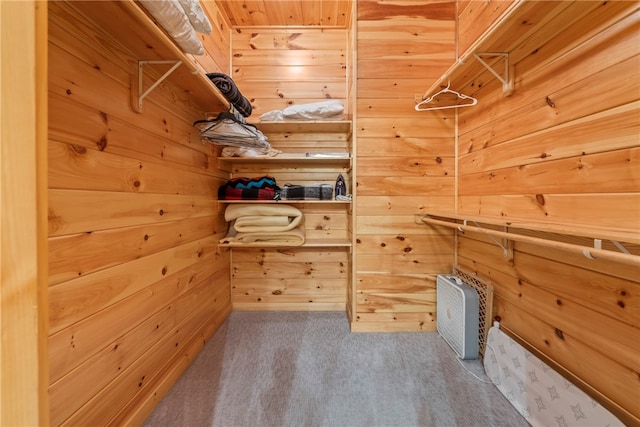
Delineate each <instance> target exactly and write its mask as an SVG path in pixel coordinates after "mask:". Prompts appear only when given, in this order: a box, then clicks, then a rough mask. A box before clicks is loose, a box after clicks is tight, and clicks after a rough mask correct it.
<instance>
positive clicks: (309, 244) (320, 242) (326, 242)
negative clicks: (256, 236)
mask: <svg viewBox="0 0 640 427" xmlns="http://www.w3.org/2000/svg"><path fill="white" fill-rule="evenodd" d="M218 246H220V247H227V248H339V247H343V248H349V247H351V242H350V241H348V240H346V239H307V240H306V241H305V242H304V244H303V245H300V246H288V245H269V244H264V243H220V244H218Z"/></svg>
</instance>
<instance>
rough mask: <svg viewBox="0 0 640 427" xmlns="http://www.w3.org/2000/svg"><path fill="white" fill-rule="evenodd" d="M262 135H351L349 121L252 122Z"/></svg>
mask: <svg viewBox="0 0 640 427" xmlns="http://www.w3.org/2000/svg"><path fill="white" fill-rule="evenodd" d="M252 124H254V125H255V126H256V127H257V128H258V129H260V131H262V132H263V133H347V134H349V133H351V120H289V121H275V122H260V121H258V122H253V123H252Z"/></svg>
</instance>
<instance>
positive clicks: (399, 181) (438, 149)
mask: <svg viewBox="0 0 640 427" xmlns="http://www.w3.org/2000/svg"><path fill="white" fill-rule="evenodd" d="M455 11H456V3H455V1H415V2H383V1H375V0H360V1H358V11H357V13H358V22H357V63H356V68H357V106H356V113H355V114H356V121H357V125H356V126H357V128H356V135H357V136H356V141H357V171H356V173H357V177H356V181H357V184H356V185H357V199H356V207H355V209H356V219H355V223H356V230H355V231H356V242H357V244H356V255H355V258H356V282H355V283H356V295H355V298H356V304H355V311H356V312H355V316H354V318H353V319H352V330H354V331H419V330H435V311H436V307H435V278H436V275H437V274H439V273H448V272H450V271H451V268H452V264H453V250H454V245H453V235H452V232H451V231H446V230H445V231H441V230H435V231H434V230H432V229H430V228H428V227H425V226H424V225H419V224H418V223H416V221H415V218H414V215H415V214H420V213H424V212H427V211H429V210H430V209H435V208H438V209H443V208H444V209H446V208H452V207H453V204H454V183H455V179H454V176H455V144H454V132H455V121H454V114H453V113H451V112H450V110H441V111H440V112H417V111H415V110H414V106H415V100H416V97H417V98H419V97H421V96H422V94H423V92H424V91H425V89H426V88H427V87H428V86H429V85H430V84H431V82H433V81H434V80H436V79H437V78H438V77H440V75H441V74H442V73H443V72H444V70H445V69H446V68H447V67H448V66H449V65H450V64H451V63H452V62H453V60H454V59H455V45H454V40H455V37H454V33H455Z"/></svg>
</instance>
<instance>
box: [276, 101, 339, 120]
mask: <svg viewBox="0 0 640 427" xmlns="http://www.w3.org/2000/svg"><path fill="white" fill-rule="evenodd" d="M343 111H344V106H343V105H342V102H340V101H338V100H330V101H320V102H312V103H309V104H301V105H292V106H290V107H287V108H285V109H284V110H282V115H283V116H284V119H285V120H287V119H288V120H318V119H325V118H328V117H333V116H336V115H338V114H342V112H343Z"/></svg>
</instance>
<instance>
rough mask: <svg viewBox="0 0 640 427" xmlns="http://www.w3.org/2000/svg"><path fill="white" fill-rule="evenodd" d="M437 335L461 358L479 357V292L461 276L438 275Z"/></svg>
mask: <svg viewBox="0 0 640 427" xmlns="http://www.w3.org/2000/svg"><path fill="white" fill-rule="evenodd" d="M436 292H437V293H436V304H437V316H436V317H437V318H436V326H437V329H438V333H439V334H440V336H442V338H444V339H445V341H446V342H447V343H448V344H449V346H451V348H452V349H453V351H455V352H456V354H457V355H458V357H459V358H461V359H477V358H478V329H479V328H478V322H479V320H478V319H479V303H478V292H477V291H476V290H475V289H474V288H472V287H471V286H469V285H467V284H465V283H464V282H463V281H462V280H461V279H460V278H459V277H456V276H451V275H442V274H441V275H438V278H437V281H436Z"/></svg>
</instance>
